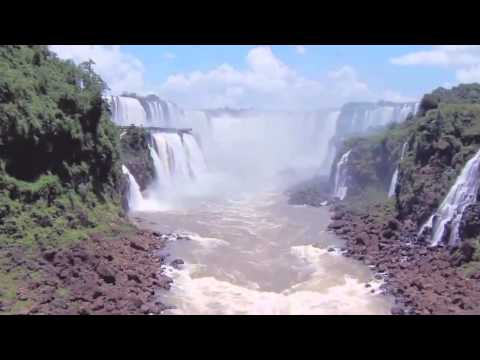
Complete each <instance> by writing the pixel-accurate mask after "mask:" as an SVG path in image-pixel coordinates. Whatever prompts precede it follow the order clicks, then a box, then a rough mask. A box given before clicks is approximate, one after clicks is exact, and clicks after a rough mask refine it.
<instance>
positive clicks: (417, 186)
mask: <svg viewBox="0 0 480 360" xmlns="http://www.w3.org/2000/svg"><path fill="white" fill-rule="evenodd" d="M411 133H412V140H411V144H410V149H411V151H410V152H409V153H408V154H407V156H406V158H405V161H404V162H403V163H402V165H401V166H400V171H399V185H400V192H399V194H398V197H397V205H398V209H399V213H400V216H401V217H402V218H412V219H413V220H414V221H415V222H416V223H417V224H418V225H421V224H422V223H423V222H424V221H426V220H427V219H428V217H429V216H430V215H431V214H432V213H433V212H434V211H435V209H436V208H437V207H438V206H439V205H440V204H441V202H442V200H443V199H444V198H445V196H446V195H447V193H448V191H449V189H450V187H451V186H452V185H453V183H454V182H455V179H456V178H457V177H458V175H459V174H460V172H461V170H462V168H463V167H464V166H465V164H466V162H467V161H468V160H469V159H470V158H471V157H472V156H473V155H475V153H476V152H477V151H478V149H479V147H480V106H479V105H476V104H462V105H460V104H443V103H440V104H439V105H438V107H437V108H436V109H431V110H429V111H428V112H427V113H426V114H425V115H424V116H421V117H418V118H417V119H416V124H415V126H414V127H413V128H412V130H411Z"/></svg>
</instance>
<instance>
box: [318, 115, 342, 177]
mask: <svg viewBox="0 0 480 360" xmlns="http://www.w3.org/2000/svg"><path fill="white" fill-rule="evenodd" d="M339 117H340V111H332V112H330V113H329V114H328V116H327V119H326V124H327V126H326V127H325V129H324V130H323V135H324V139H323V141H321V144H322V146H323V153H324V160H323V163H322V164H323V165H322V168H323V169H325V170H326V171H329V170H330V168H331V167H332V164H333V161H334V160H335V130H336V127H337V121H338V118H339ZM325 140H327V141H325Z"/></svg>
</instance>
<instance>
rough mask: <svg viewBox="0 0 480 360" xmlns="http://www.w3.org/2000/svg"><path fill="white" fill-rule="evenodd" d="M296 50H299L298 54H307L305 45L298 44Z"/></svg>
mask: <svg viewBox="0 0 480 360" xmlns="http://www.w3.org/2000/svg"><path fill="white" fill-rule="evenodd" d="M295 51H296V52H297V54H300V55H305V53H306V52H307V48H306V47H305V46H303V45H297V46H295Z"/></svg>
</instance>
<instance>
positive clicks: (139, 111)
mask: <svg viewBox="0 0 480 360" xmlns="http://www.w3.org/2000/svg"><path fill="white" fill-rule="evenodd" d="M110 104H111V108H112V115H113V121H114V122H115V123H117V124H118V125H122V126H130V125H136V126H145V125H146V124H147V112H146V111H145V109H144V108H143V106H142V104H141V103H140V101H138V100H137V99H135V98H131V97H124V96H113V97H112V101H111V103H110Z"/></svg>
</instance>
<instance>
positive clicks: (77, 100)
mask: <svg viewBox="0 0 480 360" xmlns="http://www.w3.org/2000/svg"><path fill="white" fill-rule="evenodd" d="M0 73H1V74H2V76H1V77H0V243H2V244H21V245H25V246H27V247H35V246H37V245H39V244H42V245H52V246H61V245H64V244H65V245H66V244H70V243H72V242H74V241H78V240H81V239H85V238H86V237H87V236H88V234H90V233H92V232H95V231H107V230H108V229H109V228H110V227H111V224H112V223H113V222H116V221H118V219H119V213H120V212H121V209H120V194H119V189H120V185H121V181H122V179H121V171H120V162H119V149H118V148H119V145H118V138H119V133H118V130H117V129H116V127H115V125H114V124H113V123H112V122H111V121H110V113H109V109H108V107H107V105H106V103H105V102H104V101H103V99H102V93H103V92H104V90H105V89H106V85H105V83H104V82H103V81H102V80H101V79H100V77H99V76H98V75H96V74H95V73H94V72H93V70H92V62H87V63H83V64H81V65H79V66H77V65H75V64H74V63H73V62H70V61H63V60H60V59H58V58H57V57H56V55H55V54H53V53H51V52H50V51H49V50H48V48H47V47H46V46H40V45H38V46H37V45H31V46H30V45H29V46H26V45H3V46H0Z"/></svg>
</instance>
